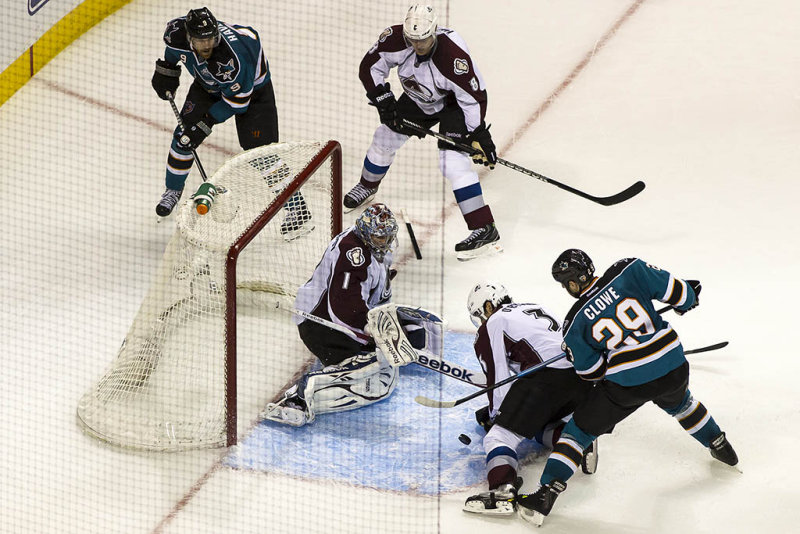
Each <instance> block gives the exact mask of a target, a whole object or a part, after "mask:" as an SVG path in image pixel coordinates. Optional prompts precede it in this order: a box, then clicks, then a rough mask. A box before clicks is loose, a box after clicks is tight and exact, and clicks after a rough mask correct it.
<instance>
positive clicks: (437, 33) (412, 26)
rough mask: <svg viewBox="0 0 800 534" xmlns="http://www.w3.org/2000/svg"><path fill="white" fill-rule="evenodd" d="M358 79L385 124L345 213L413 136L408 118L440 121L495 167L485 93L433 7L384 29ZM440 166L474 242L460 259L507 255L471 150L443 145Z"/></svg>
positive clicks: (443, 129)
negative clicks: (396, 85)
mask: <svg viewBox="0 0 800 534" xmlns="http://www.w3.org/2000/svg"><path fill="white" fill-rule="evenodd" d="M395 68H396V69H397V74H398V76H399V78H400V84H401V86H402V89H403V94H402V95H401V96H400V98H399V99H395V96H394V94H393V93H392V91H391V88H390V87H389V83H387V82H386V80H387V78H388V77H389V73H390V71H391V70H392V69H395ZM359 78H360V79H361V83H362V84H363V85H364V88H365V89H366V91H367V98H368V99H369V101H370V104H371V105H374V106H375V107H376V108H377V109H378V113H379V115H380V120H381V125H380V126H379V127H378V129H377V130H375V134H374V136H373V139H372V144H371V145H370V147H369V149H368V150H367V155H366V157H365V158H364V166H363V169H362V171H361V179H360V181H359V182H358V184H356V186H355V187H353V189H352V190H351V191H350V192H349V193H347V195H345V198H344V207H345V209H346V210H347V211H349V210H352V209H355V208H357V207H358V206H360V205H362V204H364V203H366V202H369V201H370V200H371V199H372V198H373V197H374V196H375V194H376V193H377V191H378V186H379V185H380V183H381V180H382V179H383V178H384V176H385V175H386V173H387V172H388V171H389V167H390V166H391V164H392V162H393V161H394V157H395V154H396V153H397V151H398V150H399V149H400V147H402V146H403V145H404V144H405V142H406V141H408V138H409V136H410V135H418V134H417V133H415V132H410V131H408V129H406V128H404V126H403V122H402V120H403V119H407V120H409V121H412V122H414V123H415V124H418V125H420V126H422V127H424V128H431V127H433V126H434V125H436V124H437V123H438V124H439V132H440V133H442V134H443V135H446V136H447V137H451V138H453V139H454V140H456V141H461V142H464V141H466V142H467V144H472V146H474V147H475V148H478V149H480V150H481V151H482V155H480V154H479V155H478V156H473V160H474V161H475V162H476V163H483V164H484V165H488V166H490V167H491V168H494V165H495V163H496V162H497V155H496V153H495V146H494V143H493V142H492V137H491V135H490V134H489V130H488V128H487V126H486V122H485V115H486V102H487V101H486V88H485V84H484V81H483V77H482V76H481V74H480V72H479V71H478V69H477V67H476V66H475V64H474V63H473V61H472V58H471V56H470V53H469V49H468V48H467V45H466V43H465V42H464V39H462V38H461V36H460V35H459V34H458V33H456V32H455V31H453V30H450V29H447V28H439V27H438V19H437V16H436V12H435V11H434V9H433V8H432V7H430V6H425V5H414V6H412V7H411V8H410V9H409V10H408V14H407V15H406V19H405V22H404V23H403V24H398V25H395V26H390V27H389V28H386V29H385V30H384V31H383V33H381V35H380V37H379V38H378V42H377V43H375V45H374V46H373V47H372V48H371V49H370V50H369V52H367V54H366V55H365V56H364V59H363V60H362V61H361V66H360V68H359ZM439 168H440V170H441V172H442V174H443V175H444V176H445V177H446V178H447V179H448V180H449V181H450V185H451V187H452V189H453V194H454V195H455V198H456V201H457V202H458V206H459V209H460V210H461V214H462V216H463V217H464V221H465V222H466V223H467V227H468V228H469V229H470V230H471V231H472V232H471V234H470V235H469V237H467V238H466V239H465V240H463V241H461V242H460V243H458V244H456V247H455V249H456V253H457V256H458V259H460V260H468V259H472V258H475V257H478V256H481V255H485V254H491V253H494V252H499V251H502V247H501V246H500V243H499V241H500V235H499V233H498V232H497V228H496V227H495V222H494V217H493V216H492V211H491V209H490V208H489V206H488V205H487V204H486V203H485V202H484V200H483V192H482V190H481V185H480V182H479V181H478V174H477V172H475V170H474V169H473V167H472V165H471V163H470V157H469V156H467V155H466V154H465V153H463V152H460V151H457V150H454V149H452V147H451V145H448V144H447V143H444V142H442V141H440V142H439Z"/></svg>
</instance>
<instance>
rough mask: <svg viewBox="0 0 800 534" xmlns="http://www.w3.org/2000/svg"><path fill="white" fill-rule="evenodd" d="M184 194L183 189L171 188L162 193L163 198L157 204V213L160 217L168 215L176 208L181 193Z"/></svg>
mask: <svg viewBox="0 0 800 534" xmlns="http://www.w3.org/2000/svg"><path fill="white" fill-rule="evenodd" d="M182 194H183V189H170V188H167V190H166V191H164V194H163V195H161V200H160V201H159V202H158V205H157V206H156V213H157V214H158V216H159V217H167V216H168V215H169V214H170V213H172V210H173V209H175V205H176V204H177V203H178V201H179V200H180V199H181V195H182Z"/></svg>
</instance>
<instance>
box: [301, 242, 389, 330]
mask: <svg viewBox="0 0 800 534" xmlns="http://www.w3.org/2000/svg"><path fill="white" fill-rule="evenodd" d="M391 265H392V253H391V252H388V253H387V254H386V256H385V257H384V259H383V262H379V261H378V260H377V259H375V257H374V256H373V255H372V252H371V250H370V248H369V247H368V246H366V245H365V244H364V242H363V241H361V238H359V237H358V236H357V235H356V233H355V227H350V228H348V229H347V230H345V231H344V232H342V233H341V234H339V235H337V236H336V237H334V238H333V240H332V241H331V242H330V244H329V245H328V248H327V249H326V250H325V254H324V255H323V256H322V259H321V260H320V262H319V264H318V265H317V267H316V269H314V274H313V275H311V279H310V280H309V281H308V282H306V283H305V285H303V287H301V288H300V289H298V290H297V298H296V299H295V307H296V308H297V309H299V310H302V311H304V312H307V313H310V314H312V315H316V316H317V317H321V318H323V319H327V320H329V321H332V322H334V323H336V324H340V325H344V326H347V327H349V328H352V329H354V330H356V331H357V332H359V333H360V334H361V337H359V336H357V335H356V334H348V335H350V337H351V338H353V339H355V340H356V341H359V342H360V343H362V344H366V343H367V341H368V340H367V339H366V337H365V336H364V327H365V326H366V324H367V312H368V311H369V310H371V309H372V308H375V307H377V306H380V305H382V304H386V303H387V302H389V300H390V299H391V298H392V287H391V281H390V279H389V268H390V267H391ZM304 320H305V319H303V318H302V317H297V316H295V323H297V324H300V323H302V322H303V321H304Z"/></svg>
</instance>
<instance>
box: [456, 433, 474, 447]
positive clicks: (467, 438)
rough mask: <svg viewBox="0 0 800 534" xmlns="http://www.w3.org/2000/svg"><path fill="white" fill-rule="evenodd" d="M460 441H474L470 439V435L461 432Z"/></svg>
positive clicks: (468, 442) (467, 443)
mask: <svg viewBox="0 0 800 534" xmlns="http://www.w3.org/2000/svg"><path fill="white" fill-rule="evenodd" d="M458 441H460V442H461V443H463V444H464V445H469V444H470V443H472V440H471V439H469V436H468V435H466V434H461V435H460V436H458Z"/></svg>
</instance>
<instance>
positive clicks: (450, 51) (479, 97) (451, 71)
mask: <svg viewBox="0 0 800 534" xmlns="http://www.w3.org/2000/svg"><path fill="white" fill-rule="evenodd" d="M431 61H433V64H434V65H436V68H437V69H438V70H439V72H441V73H442V74H443V75H444V76H445V77H446V78H447V79H448V80H450V81H451V82H453V83H455V84H456V85H458V86H459V87H460V88H461V89H463V90H464V91H466V92H467V93H469V94H470V95H472V98H474V99H475V100H476V101H477V102H478V104H479V105H480V108H481V122H483V120H484V117H486V91H485V90H484V89H480V88H478V89H473V88H472V86H471V85H470V80H472V79H473V78H474V79H475V82H476V86H477V81H478V76H477V74H476V73H475V66H474V65H473V64H472V58H471V57H470V55H469V54H468V53H467V52H466V50H464V49H462V48H461V47H460V46H458V45H457V44H456V43H455V42H453V41H452V40H451V39H450V37H448V36H447V34H446V33H440V34H437V43H436V51H435V52H434V53H433V56H431ZM457 72H463V73H462V74H457Z"/></svg>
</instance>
